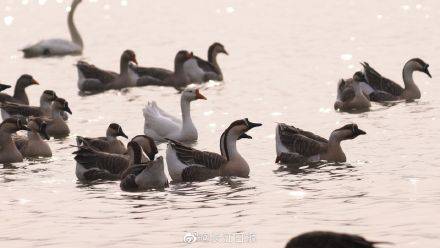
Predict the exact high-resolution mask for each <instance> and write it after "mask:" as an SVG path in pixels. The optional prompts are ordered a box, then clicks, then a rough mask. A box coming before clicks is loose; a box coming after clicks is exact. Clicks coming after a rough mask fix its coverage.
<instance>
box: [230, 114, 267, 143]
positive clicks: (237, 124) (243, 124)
mask: <svg viewBox="0 0 440 248" xmlns="http://www.w3.org/2000/svg"><path fill="white" fill-rule="evenodd" d="M262 125H263V124H261V123H254V122H251V121H249V119H248V118H245V119H242V120H236V121H234V122H232V123H231V125H229V127H228V129H227V132H228V133H229V134H233V135H234V136H235V137H237V140H239V139H252V136H250V135H248V134H247V133H246V132H247V131H249V130H251V129H252V128H255V127H259V126H262Z"/></svg>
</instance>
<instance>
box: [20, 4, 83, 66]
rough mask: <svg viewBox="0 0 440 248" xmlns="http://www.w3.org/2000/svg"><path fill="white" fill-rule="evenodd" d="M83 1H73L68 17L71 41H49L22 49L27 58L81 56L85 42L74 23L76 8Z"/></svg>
mask: <svg viewBox="0 0 440 248" xmlns="http://www.w3.org/2000/svg"><path fill="white" fill-rule="evenodd" d="M81 2H82V0H73V2H72V5H71V7H70V12H69V14H68V16H67V25H68V27H69V32H70V37H71V39H72V40H71V41H70V40H64V39H48V40H42V41H40V42H38V43H36V44H34V45H31V46H28V47H25V48H23V49H21V51H22V52H23V55H24V57H25V58H34V57H51V56H65V55H81V54H82V51H83V49H84V44H83V40H82V38H81V35H80V34H79V32H78V29H77V28H76V26H75V23H74V21H73V15H74V14H75V11H76V8H77V7H78V5H79V4H80V3H81Z"/></svg>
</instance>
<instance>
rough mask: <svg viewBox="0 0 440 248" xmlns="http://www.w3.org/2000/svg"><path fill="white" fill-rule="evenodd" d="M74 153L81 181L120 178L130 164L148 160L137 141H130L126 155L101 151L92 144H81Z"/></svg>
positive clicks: (78, 176) (77, 173) (77, 174)
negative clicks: (91, 145)
mask: <svg viewBox="0 0 440 248" xmlns="http://www.w3.org/2000/svg"><path fill="white" fill-rule="evenodd" d="M73 154H76V156H75V160H76V162H77V164H76V176H77V178H78V179H79V180H81V181H94V180H98V179H101V180H118V179H120V178H121V175H122V173H123V172H124V171H125V170H126V169H127V168H128V167H129V166H130V165H132V164H140V163H142V162H146V161H148V159H147V158H146V157H145V156H144V153H143V151H142V147H141V145H140V144H138V143H137V142H136V141H130V142H128V144H127V153H126V155H122V154H112V153H106V152H101V151H97V150H95V149H93V148H92V147H90V146H80V147H79V149H78V151H76V152H74V153H73ZM154 155H155V154H153V155H152V154H149V155H148V157H153V158H154Z"/></svg>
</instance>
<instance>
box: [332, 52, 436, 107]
mask: <svg viewBox="0 0 440 248" xmlns="http://www.w3.org/2000/svg"><path fill="white" fill-rule="evenodd" d="M361 65H362V66H363V72H362V71H358V72H356V73H355V74H354V75H353V77H352V78H350V79H346V80H344V79H341V80H340V81H339V83H338V88H337V99H336V102H335V104H334V107H335V109H337V110H338V109H339V110H341V111H352V110H358V111H364V110H368V109H369V108H370V107H371V102H378V103H387V102H395V101H413V100H416V99H420V97H421V93H420V89H419V87H418V86H417V85H416V83H415V82H414V80H413V73H414V72H415V71H419V72H423V73H425V74H426V75H428V76H429V77H431V73H430V72H429V69H428V67H429V65H428V64H427V63H425V62H424V61H423V60H421V59H419V58H413V59H410V60H409V61H407V62H406V63H405V65H404V67H403V72H402V75H403V82H404V85H405V87H404V88H403V87H402V86H400V85H399V84H397V83H395V82H393V81H392V80H390V79H388V78H386V77H383V76H382V75H381V74H380V73H379V72H377V71H376V70H374V69H373V68H372V67H371V66H370V65H369V64H368V63H366V62H364V63H361Z"/></svg>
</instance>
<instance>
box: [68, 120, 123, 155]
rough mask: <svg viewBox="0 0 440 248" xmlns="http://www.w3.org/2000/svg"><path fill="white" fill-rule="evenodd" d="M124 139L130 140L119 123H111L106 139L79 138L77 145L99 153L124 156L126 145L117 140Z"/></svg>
mask: <svg viewBox="0 0 440 248" xmlns="http://www.w3.org/2000/svg"><path fill="white" fill-rule="evenodd" d="M119 136H121V137H124V138H126V139H128V136H127V135H126V134H125V133H124V131H123V130H122V127H121V126H120V125H119V124H117V123H111V124H110V125H109V126H108V128H107V131H106V134H105V137H97V138H91V137H82V136H77V137H76V142H77V145H78V146H80V145H84V146H89V147H91V148H93V149H95V150H97V151H101V152H107V153H116V154H124V153H125V152H126V148H125V145H124V143H122V142H121V141H120V140H118V139H117V137H119Z"/></svg>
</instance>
